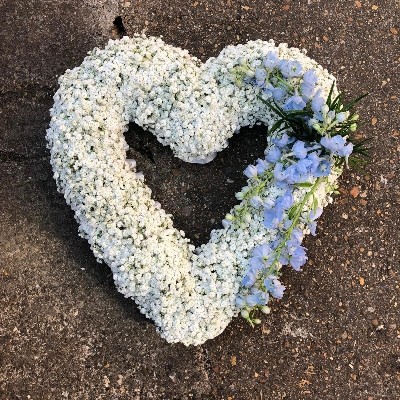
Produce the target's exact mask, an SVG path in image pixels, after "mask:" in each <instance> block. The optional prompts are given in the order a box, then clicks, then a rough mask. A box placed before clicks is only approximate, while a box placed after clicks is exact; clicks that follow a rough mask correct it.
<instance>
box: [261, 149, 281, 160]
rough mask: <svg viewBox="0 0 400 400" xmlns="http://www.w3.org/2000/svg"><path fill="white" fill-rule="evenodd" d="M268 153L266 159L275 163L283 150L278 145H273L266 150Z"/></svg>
mask: <svg viewBox="0 0 400 400" xmlns="http://www.w3.org/2000/svg"><path fill="white" fill-rule="evenodd" d="M266 151H267V153H266V155H265V159H266V160H267V161H268V162H270V163H273V164H275V163H276V162H277V161H278V160H280V159H281V155H282V153H281V150H280V149H279V147H277V146H271V147H270V148H269V149H268V150H266Z"/></svg>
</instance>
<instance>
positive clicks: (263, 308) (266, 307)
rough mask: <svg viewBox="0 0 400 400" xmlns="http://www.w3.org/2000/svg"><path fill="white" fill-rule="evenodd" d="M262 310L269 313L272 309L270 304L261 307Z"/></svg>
mask: <svg viewBox="0 0 400 400" xmlns="http://www.w3.org/2000/svg"><path fill="white" fill-rule="evenodd" d="M261 312H262V313H264V314H269V313H270V312H271V309H270V308H269V307H268V306H263V307H261Z"/></svg>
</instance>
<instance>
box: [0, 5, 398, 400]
mask: <svg viewBox="0 0 400 400" xmlns="http://www.w3.org/2000/svg"><path fill="white" fill-rule="evenodd" d="M118 15H120V16H121V17H122V20H123V23H124V26H125V28H126V31H127V34H128V35H132V34H133V33H134V32H145V33H146V34H149V35H150V34H151V35H163V36H164V40H165V41H166V42H168V43H171V44H174V45H179V46H181V47H184V48H187V49H188V50H190V51H191V52H192V54H194V55H196V56H198V57H200V58H202V59H203V60H205V59H206V58H208V57H210V56H215V55H216V54H218V52H219V51H220V50H221V49H222V48H223V47H225V46H226V45H229V44H235V43H239V42H245V41H247V40H249V39H256V38H261V39H270V38H273V39H275V40H276V41H277V42H280V41H284V42H288V43H289V44H290V45H293V46H297V47H304V48H306V49H308V51H309V54H310V55H311V56H312V57H313V58H315V59H316V60H317V61H318V62H319V63H321V64H322V65H324V66H325V67H327V68H329V70H330V71H331V72H332V73H334V74H335V75H336V76H337V78H338V83H339V86H340V88H342V89H343V90H344V91H345V92H346V93H352V94H353V95H354V94H359V93H363V92H365V91H369V92H372V94H371V95H370V96H368V97H367V98H366V99H365V100H364V101H363V102H362V105H361V106H360V108H359V111H360V114H361V115H362V119H363V121H364V125H363V126H362V127H361V129H360V136H363V137H373V138H374V139H375V140H374V142H373V146H374V147H373V149H372V151H371V160H370V162H369V165H368V166H367V167H366V168H365V169H364V170H362V171H346V173H345V174H344V176H343V178H342V180H341V185H340V186H341V194H340V195H339V196H337V198H336V201H335V203H334V204H333V205H332V206H331V207H329V209H327V210H326V212H325V213H324V215H323V218H322V220H321V223H320V228H319V234H318V236H317V237H316V238H309V239H308V240H307V246H308V247H309V249H310V251H309V256H310V262H309V263H308V264H307V266H306V267H305V268H304V271H303V272H301V273H295V272H294V271H287V273H286V274H285V275H284V278H283V280H284V284H285V285H286V286H287V287H288V290H287V292H286V295H285V298H284V299H283V300H282V301H280V302H279V303H278V302H276V303H275V304H274V305H273V313H272V314H271V315H270V316H269V317H268V318H267V319H266V321H265V322H264V323H263V324H262V325H261V326H260V327H258V328H256V329H251V328H250V327H249V326H247V325H246V324H245V323H244V322H243V321H241V320H235V321H233V322H232V323H231V324H230V326H229V327H228V329H227V330H226V331H225V332H224V333H223V334H222V335H221V336H219V337H218V338H216V339H215V340H213V341H209V342H207V343H206V344H204V345H203V346H201V347H198V348H185V347H184V346H181V345H169V344H167V343H166V342H165V341H164V340H162V339H161V338H160V337H159V336H158V335H157V333H156V331H155V327H154V325H153V324H152V323H151V321H148V320H146V319H145V318H144V317H143V316H142V315H141V314H140V313H139V312H138V311H137V309H136V308H135V306H134V304H133V303H132V302H131V301H128V300H126V299H124V298H123V297H122V296H120V295H119V294H118V293H117V292H116V290H115V288H114V285H113V282H112V277H111V274H110V270H109V269H108V268H107V267H106V266H104V265H100V264H98V263H96V261H95V259H94V257H93V255H92V253H91V251H90V248H89V246H88V244H87V243H86V242H85V241H83V240H81V239H80V238H79V237H78V235H77V225H76V223H75V221H74V218H73V214H72V212H71V211H70V210H69V208H68V207H67V206H66V204H65V202H64V200H63V198H62V197H61V196H60V195H59V194H57V192H56V188H55V183H54V182H53V179H52V172H51V169H50V166H49V163H48V152H47V150H46V148H45V139H44V135H45V129H46V126H47V124H48V122H49V114H48V110H49V109H50V107H51V105H52V96H53V94H54V92H55V90H56V87H57V84H56V82H57V77H58V76H59V75H60V74H62V73H63V72H64V71H65V69H67V68H72V67H74V66H76V65H79V64H80V62H81V61H82V59H83V57H84V56H85V54H86V52H87V51H88V50H90V49H92V48H93V47H95V46H103V45H104V44H105V43H106V42H107V40H108V39H109V38H110V37H115V36H116V32H115V30H113V29H112V22H113V20H114V19H115V17H116V16H118ZM399 17H400V4H399V2H398V1H395V0H387V1H383V0H382V1H374V2H373V1H369V0H362V1H350V0H340V1H335V2H333V1H323V0H308V1H284V0H282V1H272V0H271V1H264V0H248V1H245V0H240V1H236V0H217V1H209V0H196V1H195V0H191V1H190V2H186V1H179V0H164V1H161V0H131V1H127V0H123V1H119V2H117V1H112V0H97V1H95V0H85V1H81V2H75V1H72V0H54V1H46V0H35V1H30V2H20V1H11V2H10V1H6V0H0V21H1V30H0V51H1V54H2V57H1V58H0V71H1V74H0V99H1V108H0V121H1V123H0V183H1V184H0V249H1V253H0V310H1V311H0V398H1V399H5V400H8V399H55V398H57V399H59V398H60V399H63V398H65V399H89V400H91V399H121V400H123V399H129V400H131V399H135V400H141V399H167V400H170V399H179V400H181V399H226V400H228V399H231V400H233V399H234V400H239V399H243V400H253V399H294V400H297V399H332V400H334V399H346V400H347V399H349V400H353V399H354V400H356V399H357V400H358V399H366V400H378V399H398V398H400V395H399V393H400V344H399V343H400V318H399V290H400V288H399V264H400V262H399V261H400V260H399V250H398V249H399V248H400V236H399V234H398V229H399V214H400V213H399V207H400V182H399V155H400V132H399V130H400V119H399V104H400V98H399V91H398V88H399V65H400V58H399V57H400V53H399V49H400V46H399V32H400V26H399V20H400V19H399ZM262 133H263V130H262V129H261V128H260V129H255V130H244V132H243V134H242V135H240V136H237V137H235V140H234V141H232V142H231V145H230V149H229V150H227V151H226V152H224V153H223V154H221V155H220V156H219V157H218V158H217V159H216V161H215V162H213V163H211V164H209V165H208V166H204V167H196V166H192V165H186V164H185V163H183V162H181V161H179V160H176V159H173V158H172V156H171V152H170V151H169V150H168V149H166V148H163V147H162V146H160V145H159V144H157V142H156V141H155V140H154V139H153V138H152V137H150V136H149V135H146V134H144V133H143V132H142V131H141V130H140V129H138V128H137V127H134V126H132V127H131V129H130V131H129V132H128V134H127V139H128V142H129V143H130V145H131V151H132V156H134V157H135V158H137V160H138V164H139V165H140V166H141V167H142V169H143V170H144V172H145V176H146V178H147V179H148V183H149V185H150V186H151V187H152V188H153V191H154V196H155V197H156V198H157V199H159V200H160V202H161V203H162V204H163V206H164V207H165V208H166V209H167V210H168V211H169V212H171V213H173V215H174V219H175V222H176V225H177V226H178V227H180V228H182V229H185V231H187V233H188V236H189V237H190V238H191V239H192V240H193V241H194V242H197V243H201V242H203V241H205V240H207V236H208V232H209V231H210V229H212V228H213V227H215V226H217V225H218V221H220V220H221V219H222V217H223V215H224V213H225V211H226V210H227V209H228V208H229V207H230V206H231V205H232V201H234V199H233V198H232V197H233V196H232V195H233V193H234V192H235V190H237V189H238V188H239V187H240V186H241V184H242V183H243V178H242V176H240V171H241V170H242V169H243V166H244V165H246V163H248V162H250V161H251V160H252V159H253V158H255V157H257V155H258V152H260V151H261V152H262V145H261V141H262ZM143 149H145V150H146V151H143ZM148 152H150V153H151V155H152V158H153V159H154V162H153V161H151V160H150V158H149V157H148V154H147V153H148ZM210 176H213V177H214V179H213V182H211V183H210V179H209V177H210ZM161 183H162V185H161ZM182 183H183V184H184V187H183V188H182ZM354 188H356V189H355V190H354ZM161 189H162V190H161Z"/></svg>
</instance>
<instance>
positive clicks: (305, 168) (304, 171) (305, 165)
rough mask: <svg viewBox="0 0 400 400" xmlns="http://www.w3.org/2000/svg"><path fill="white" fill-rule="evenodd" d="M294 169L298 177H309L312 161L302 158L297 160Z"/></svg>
mask: <svg viewBox="0 0 400 400" xmlns="http://www.w3.org/2000/svg"><path fill="white" fill-rule="evenodd" d="M295 165H296V169H297V171H298V173H299V174H300V175H303V176H304V175H310V173H311V167H312V165H313V161H312V160H309V159H308V158H303V159H302V160H299V161H298V162H297V163H296V164H295Z"/></svg>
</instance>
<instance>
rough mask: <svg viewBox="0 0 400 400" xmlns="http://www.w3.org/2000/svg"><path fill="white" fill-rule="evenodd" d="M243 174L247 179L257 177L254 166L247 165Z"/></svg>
mask: <svg viewBox="0 0 400 400" xmlns="http://www.w3.org/2000/svg"><path fill="white" fill-rule="evenodd" d="M243 173H244V174H245V175H246V176H247V177H248V178H254V177H255V176H257V173H258V171H257V168H256V167H255V166H254V165H249V166H248V167H247V168H246V169H245V170H244V171H243Z"/></svg>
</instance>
